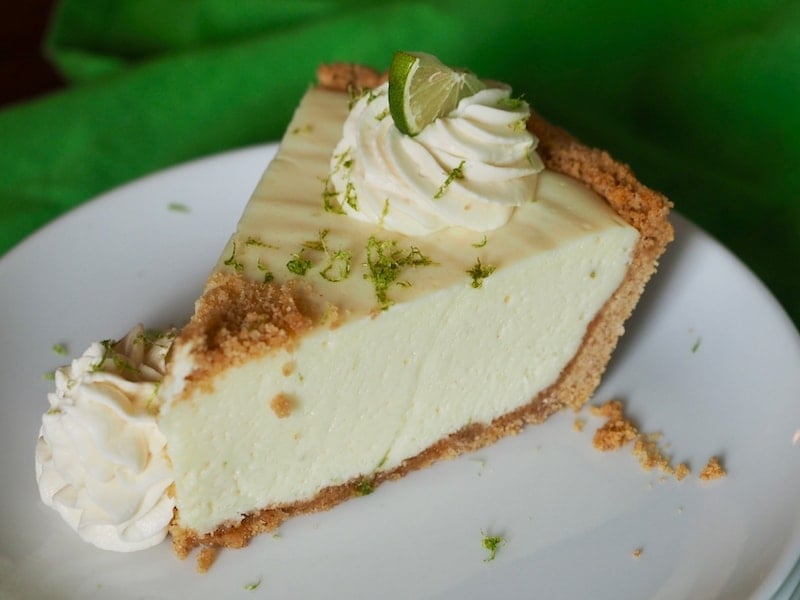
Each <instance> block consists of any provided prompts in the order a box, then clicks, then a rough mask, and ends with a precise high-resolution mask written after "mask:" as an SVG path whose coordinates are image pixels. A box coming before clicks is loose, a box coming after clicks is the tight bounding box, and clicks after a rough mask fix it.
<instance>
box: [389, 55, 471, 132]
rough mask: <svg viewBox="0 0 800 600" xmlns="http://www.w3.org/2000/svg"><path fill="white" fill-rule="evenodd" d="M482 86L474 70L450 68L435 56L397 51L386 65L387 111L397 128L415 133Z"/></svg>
mask: <svg viewBox="0 0 800 600" xmlns="http://www.w3.org/2000/svg"><path fill="white" fill-rule="evenodd" d="M485 87H486V86H485V85H484V84H483V83H482V82H481V80H480V79H478V78H477V77H476V76H475V75H474V74H473V73H470V72H469V71H463V70H459V69H452V68H450V67H448V66H447V65H444V64H442V63H441V62H440V61H439V59H438V58H436V57H435V56H432V55H430V54H425V53H424V52H404V51H402V50H398V51H397V52H396V53H395V55H394V58H393V59H392V65H391V67H389V112H391V114H392V119H394V124H395V125H396V126H397V128H398V129H399V130H400V131H402V132H403V133H405V134H407V135H417V134H418V133H419V132H420V131H422V129H423V128H424V127H425V126H426V125H428V124H429V123H433V121H434V120H436V119H438V118H439V117H442V116H444V115H446V114H448V113H449V112H450V111H452V110H453V109H454V108H455V107H456V106H458V102H459V100H461V99H462V98H466V97H468V96H472V95H473V94H474V93H476V92H479V91H480V90H482V89H484V88H485Z"/></svg>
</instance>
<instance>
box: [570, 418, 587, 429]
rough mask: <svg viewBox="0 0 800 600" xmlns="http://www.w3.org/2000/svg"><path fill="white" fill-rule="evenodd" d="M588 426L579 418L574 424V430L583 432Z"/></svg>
mask: <svg viewBox="0 0 800 600" xmlns="http://www.w3.org/2000/svg"><path fill="white" fill-rule="evenodd" d="M585 426H586V421H584V420H583V419H581V418H577V419H575V420H574V421H573V422H572V428H573V429H574V430H575V431H583V428H584V427H585Z"/></svg>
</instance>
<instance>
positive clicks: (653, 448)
mask: <svg viewBox="0 0 800 600" xmlns="http://www.w3.org/2000/svg"><path fill="white" fill-rule="evenodd" d="M590 411H591V414H592V415H594V416H597V417H603V418H605V420H606V421H605V423H603V425H601V426H600V427H599V428H598V429H597V430H596V431H595V433H594V437H593V438H592V445H593V446H594V447H595V448H596V449H597V450H599V451H601V452H608V451H611V450H619V449H620V448H622V447H623V446H625V445H627V444H629V443H630V442H633V455H634V456H635V457H636V459H637V460H638V461H639V464H640V465H641V466H642V468H643V469H645V470H647V471H652V470H654V469H658V470H660V471H662V472H663V473H666V474H667V475H672V476H673V477H675V479H676V480H678V481H682V480H683V479H685V478H686V477H687V476H688V475H689V474H690V473H691V469H690V468H689V466H688V465H687V464H686V463H680V464H679V465H677V466H674V465H673V464H672V460H671V457H669V456H668V455H667V454H665V452H664V445H663V444H662V443H661V438H662V435H661V433H659V432H656V433H641V432H640V431H639V430H638V428H637V427H636V425H634V424H633V423H632V422H631V420H630V419H629V418H628V417H627V416H626V415H625V411H624V409H623V406H622V402H621V401H619V400H609V401H608V402H606V403H605V404H600V405H594V406H591V407H590ZM576 429H577V427H576ZM581 429H582V428H581ZM579 431H580V429H579ZM725 475H726V472H725V469H723V468H722V465H721V464H720V463H719V460H718V459H717V458H716V457H714V456H712V457H711V458H710V459H709V461H708V464H706V466H705V468H703V470H702V471H701V473H700V475H699V477H700V479H701V480H703V481H708V480H710V479H718V478H720V477H724V476H725Z"/></svg>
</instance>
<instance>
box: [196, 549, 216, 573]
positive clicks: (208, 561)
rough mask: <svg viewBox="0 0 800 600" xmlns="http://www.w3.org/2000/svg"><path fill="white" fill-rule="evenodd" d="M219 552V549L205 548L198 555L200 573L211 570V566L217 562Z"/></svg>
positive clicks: (198, 570)
mask: <svg viewBox="0 0 800 600" xmlns="http://www.w3.org/2000/svg"><path fill="white" fill-rule="evenodd" d="M217 552H218V548H215V547H214V546H204V547H203V549H202V550H200V554H198V555H197V572H198V573H205V572H207V571H208V570H209V569H210V568H211V565H213V564H214V561H215V560H217Z"/></svg>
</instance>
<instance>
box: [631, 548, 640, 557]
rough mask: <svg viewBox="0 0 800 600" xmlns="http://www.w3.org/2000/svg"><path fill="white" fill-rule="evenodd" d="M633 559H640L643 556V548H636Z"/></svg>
mask: <svg viewBox="0 0 800 600" xmlns="http://www.w3.org/2000/svg"><path fill="white" fill-rule="evenodd" d="M632 555H633V558H639V557H640V556H641V555H642V548H636V550H634V551H633V553H632Z"/></svg>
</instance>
